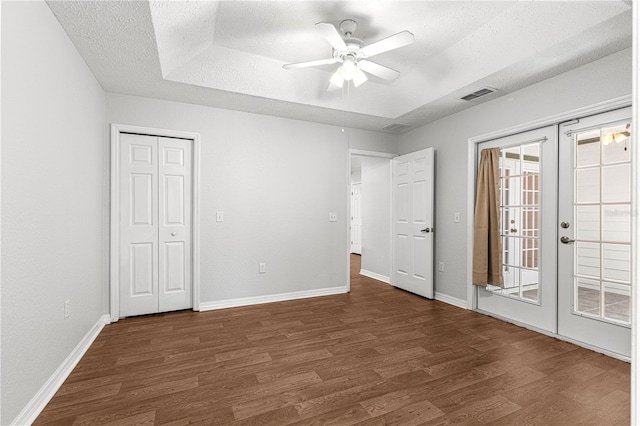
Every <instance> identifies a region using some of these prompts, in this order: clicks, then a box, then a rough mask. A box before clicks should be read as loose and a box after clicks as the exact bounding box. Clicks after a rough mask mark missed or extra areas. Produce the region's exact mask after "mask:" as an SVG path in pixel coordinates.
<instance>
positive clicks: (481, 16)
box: [48, 0, 631, 130]
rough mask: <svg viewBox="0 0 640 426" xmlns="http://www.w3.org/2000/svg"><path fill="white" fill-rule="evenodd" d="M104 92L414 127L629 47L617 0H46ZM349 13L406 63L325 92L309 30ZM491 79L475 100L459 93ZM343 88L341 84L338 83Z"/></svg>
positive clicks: (390, 60) (318, 48)
mask: <svg viewBox="0 0 640 426" xmlns="http://www.w3.org/2000/svg"><path fill="white" fill-rule="evenodd" d="M48 4H49V7H50V8H51V10H52V11H53V12H54V14H55V15H56V16H57V18H58V20H59V21H60V23H61V25H62V26H63V28H64V29H65V30H66V32H67V34H69V37H70V38H71V40H72V41H73V43H74V44H75V45H76V47H77V48H78V50H79V52H80V54H81V55H82V56H83V57H84V58H85V60H86V62H87V64H88V65H89V67H90V68H91V70H92V71H93V73H94V74H95V76H96V78H97V79H98V81H99V82H100V84H101V85H102V87H103V88H104V89H105V90H106V91H108V92H115V93H124V94H131V95H138V96H146V97H153V98H160V99H168V100H175V101H181V102H188V103H195V104H201V105H208V106H215V107H220V108H227V109H234V110H240V111H248V112H254V113H260V114H269V115H276V116H282V117H289V118H295V119H301V120H307V121H315V122H321V123H329V124H336V125H343V126H350V127H357V128H364V129H370V130H382V129H383V128H384V127H385V126H387V125H390V124H393V123H404V124H408V125H409V126H411V127H405V128H403V130H407V129H410V128H412V127H416V126H419V125H422V124H426V123H429V122H431V121H434V120H436V119H438V118H441V117H443V116H446V115H449V114H452V113H454V112H456V111H460V110H462V109H465V108H468V107H471V106H473V105H477V104H478V103H480V102H484V101H486V100H489V99H493V98H495V97H498V96H502V95H505V94H507V93H509V92H512V91H515V90H518V89H520V88H522V87H526V86H528V85H531V84H533V83H536V82H538V81H540V80H543V79H545V78H549V77H551V76H553V75H556V74H558V73H561V72H565V71H567V70H570V69H572V68H575V67H577V66H580V65H582V64H584V63H587V62H591V61H593V60H596V59H599V58H601V57H604V56H606V55H608V54H611V53H614V52H616V51H619V50H621V49H624V48H626V47H629V46H631V7H630V2H624V1H614V0H609V1H586V2H581V1H548V2H547V1H497V2H490V1H470V2H459V1H406V2H405V1H384V0H382V1H375V2H365V1H222V2H208V1H188V2H184V1H160V2H158V1H153V2H138V1H131V2H126V1H125V2H120V1H118V2H113V1H98V2H87V1H71V2H68V1H50V2H49V3H48ZM346 18H350V19H355V20H356V21H357V22H358V30H357V31H356V34H355V36H357V37H358V38H360V39H362V40H363V42H364V44H365V45H367V44H370V43H372V42H375V41H377V40H380V39H382V38H385V37H387V36H389V35H392V34H395V33H397V32H400V31H402V30H408V31H411V32H412V33H413V34H414V35H415V43H414V44H412V45H409V46H405V47H403V48H400V49H397V50H394V51H391V52H386V53H383V54H381V55H379V56H375V57H374V58H372V60H373V61H374V62H378V63H380V64H382V65H385V66H388V67H391V68H394V69H396V70H398V71H400V72H401V75H400V77H399V78H398V79H397V80H395V81H393V82H391V83H388V82H384V81H382V80H380V79H377V78H370V79H369V81H368V82H366V83H365V84H363V85H362V86H360V87H358V88H353V87H350V88H348V89H347V88H345V89H344V90H343V91H342V92H341V91H335V92H328V91H327V90H326V89H327V85H328V80H329V77H330V76H331V73H332V72H333V70H335V69H336V68H337V66H338V65H337V64H335V65H330V66H324V67H321V68H313V69H310V68H306V69H293V70H284V69H283V68H282V65H283V64H285V63H288V62H302V61H309V60H316V59H324V58H328V57H330V56H331V53H332V51H331V47H330V46H329V44H328V43H327V42H326V40H325V39H324V38H323V37H322V36H321V35H320V34H319V33H318V32H317V31H316V30H315V28H314V24H315V23H317V22H330V23H332V24H334V25H336V26H338V25H339V23H340V21H342V20H343V19H346ZM485 86H489V87H493V88H496V89H498V91H497V92H496V93H493V94H491V95H487V96H486V97H483V98H480V99H477V100H475V101H472V102H465V101H462V100H460V99H459V98H460V97H461V96H464V95H466V94H467V93H470V92H474V91H476V90H478V89H480V88H482V87H485ZM345 87H346V86H345Z"/></svg>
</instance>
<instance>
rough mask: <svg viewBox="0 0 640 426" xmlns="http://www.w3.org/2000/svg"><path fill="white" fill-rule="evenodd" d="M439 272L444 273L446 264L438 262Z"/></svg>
mask: <svg viewBox="0 0 640 426" xmlns="http://www.w3.org/2000/svg"><path fill="white" fill-rule="evenodd" d="M438 271H440V272H444V262H438Z"/></svg>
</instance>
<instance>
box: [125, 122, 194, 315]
mask: <svg viewBox="0 0 640 426" xmlns="http://www.w3.org/2000/svg"><path fill="white" fill-rule="evenodd" d="M120 141H121V147H120V194H119V196H120V207H121V208H120V316H121V317H126V316H133V315H144V314H150V313H157V312H166V311H174V310H179V309H188V308H191V307H192V297H191V294H192V283H191V198H192V197H191V185H192V184H191V176H192V174H191V168H192V164H191V163H192V161H191V158H192V152H191V150H192V141H189V140H184V139H173V138H159V137H156V136H147V135H134V134H125V133H122V134H121V135H120Z"/></svg>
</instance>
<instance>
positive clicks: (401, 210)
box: [391, 148, 434, 299]
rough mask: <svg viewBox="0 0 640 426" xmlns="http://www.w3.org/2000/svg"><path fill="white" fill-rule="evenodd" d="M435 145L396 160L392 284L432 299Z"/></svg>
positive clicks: (394, 173) (394, 171)
mask: <svg viewBox="0 0 640 426" xmlns="http://www.w3.org/2000/svg"><path fill="white" fill-rule="evenodd" d="M433 152H434V151H433V148H427V149H424V150H421V151H417V152H413V153H411V154H406V155H401V156H398V157H395V158H394V159H393V175H392V176H393V178H392V179H393V194H392V197H393V208H392V223H393V242H392V251H393V260H392V263H393V268H392V277H391V278H392V284H393V285H394V286H396V287H398V288H401V289H403V290H407V291H410V292H412V293H415V294H418V295H420V296H424V297H428V298H430V299H432V298H433V186H434V185H433V184H434V181H433V175H434V163H433Z"/></svg>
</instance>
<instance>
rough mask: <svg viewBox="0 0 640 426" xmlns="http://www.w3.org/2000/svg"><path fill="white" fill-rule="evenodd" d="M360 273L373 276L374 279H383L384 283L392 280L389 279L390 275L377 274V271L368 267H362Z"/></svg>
mask: <svg viewBox="0 0 640 426" xmlns="http://www.w3.org/2000/svg"><path fill="white" fill-rule="evenodd" d="M360 275H364V276H365V277H369V278H373V279H374V280H378V281H382V282H383V283H387V284H390V283H391V280H390V279H389V277H387V276H384V275H380V274H376V273H375V272H371V271H367V270H366V269H360Z"/></svg>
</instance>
